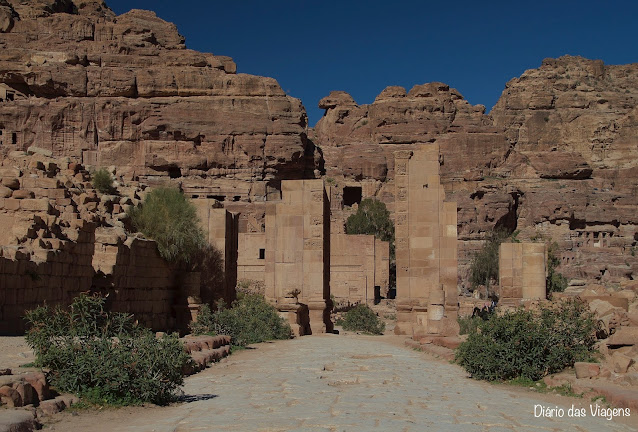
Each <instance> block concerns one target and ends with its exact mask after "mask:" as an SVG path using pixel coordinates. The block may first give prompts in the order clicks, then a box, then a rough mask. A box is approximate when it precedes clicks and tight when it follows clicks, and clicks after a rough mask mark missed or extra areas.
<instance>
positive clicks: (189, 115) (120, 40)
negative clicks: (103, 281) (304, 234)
mask: <svg viewBox="0 0 638 432" xmlns="http://www.w3.org/2000/svg"><path fill="white" fill-rule="evenodd" d="M0 30H3V32H2V33H0V47H1V50H0V83H2V84H0V86H1V87H3V89H4V90H5V91H9V92H10V93H11V94H12V99H13V100H10V101H6V100H5V101H3V102H2V103H0V130H2V132H3V137H2V140H3V142H2V144H3V147H9V148H11V149H12V150H16V149H17V150H24V149H27V148H28V147H30V146H35V147H38V148H42V149H46V150H49V151H50V152H51V153H52V155H53V156H54V157H57V156H70V157H73V158H75V159H77V160H78V161H81V162H83V163H85V164H89V165H102V166H112V165H115V166H118V168H119V170H118V173H124V174H125V175H126V176H127V177H129V178H132V177H140V178H142V179H144V178H147V179H154V178H155V179H163V178H165V179H168V178H176V177H205V178H209V179H210V178H216V177H227V178H228V177H232V178H236V179H240V180H243V181H248V182H257V181H267V180H270V179H279V178H292V177H297V178H298V177H302V176H304V175H310V176H312V175H313V172H312V171H313V169H314V160H313V158H312V155H313V150H314V148H313V147H312V145H311V144H310V143H309V142H308V141H307V139H306V120H307V119H306V113H305V109H304V108H303V106H302V105H301V103H300V101H299V100H297V99H294V98H291V97H289V96H286V94H285V93H284V92H283V90H282V89H281V88H280V87H279V85H278V84H277V82H276V81H275V80H274V79H272V78H264V77H257V76H252V75H245V74H236V73H235V72H236V66H235V64H234V63H233V61H232V59H230V58H229V57H224V56H215V55H213V54H208V53H200V52H196V51H192V50H189V49H186V47H185V45H184V38H183V37H182V36H181V35H180V34H179V33H178V32H177V29H176V27H175V26H174V25H173V24H171V23H167V22H165V21H163V20H161V19H160V18H158V17H157V16H156V15H155V14H154V13H153V12H150V11H142V10H132V11H130V12H127V13H125V14H123V15H120V16H115V14H114V13H113V12H112V11H111V10H110V9H108V7H107V6H106V5H105V4H104V3H103V2H100V1H88V2H81V3H80V2H75V3H74V2H72V1H70V0H57V1H53V0H39V1H36V2H28V3H25V2H20V1H18V0H10V1H6V0H4V1H3V3H2V5H0ZM3 99H5V98H3ZM11 146H13V147H11ZM186 183H188V182H187V181H186ZM242 198H243V199H247V198H248V196H242Z"/></svg>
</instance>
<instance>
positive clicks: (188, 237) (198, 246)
mask: <svg viewBox="0 0 638 432" xmlns="http://www.w3.org/2000/svg"><path fill="white" fill-rule="evenodd" d="M129 215H130V217H131V220H132V222H133V225H134V226H135V228H136V229H137V230H138V231H140V232H142V233H143V234H144V235H145V236H147V237H149V238H151V239H153V240H155V241H156V242H157V247H158V249H159V253H160V255H161V256H162V257H163V258H164V259H165V260H167V261H170V262H176V263H183V264H193V263H194V261H195V259H196V258H197V257H198V256H200V255H201V251H202V249H203V248H204V247H205V246H206V239H205V237H204V232H203V231H202V229H201V227H200V222H199V218H198V216H197V210H196V209H195V206H194V205H193V204H192V203H191V202H190V201H189V200H188V199H187V198H186V197H185V196H184V194H182V193H181V192H180V191H179V190H177V189H172V188H159V189H154V190H152V191H151V192H149V193H148V194H147V195H146V197H145V199H144V202H143V203H142V205H141V206H139V207H136V208H133V209H131V210H130V212H129Z"/></svg>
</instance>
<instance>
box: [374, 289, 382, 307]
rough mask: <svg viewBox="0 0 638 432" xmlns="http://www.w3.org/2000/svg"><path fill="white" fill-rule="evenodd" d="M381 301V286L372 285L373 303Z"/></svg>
mask: <svg viewBox="0 0 638 432" xmlns="http://www.w3.org/2000/svg"><path fill="white" fill-rule="evenodd" d="M379 303H381V287H380V286H379V285H375V286H374V304H375V305H378V304H379Z"/></svg>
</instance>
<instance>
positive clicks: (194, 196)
mask: <svg viewBox="0 0 638 432" xmlns="http://www.w3.org/2000/svg"><path fill="white" fill-rule="evenodd" d="M191 198H193V199H195V198H199V195H191Z"/></svg>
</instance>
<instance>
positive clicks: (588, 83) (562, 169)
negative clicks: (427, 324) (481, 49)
mask: <svg viewBox="0 0 638 432" xmlns="http://www.w3.org/2000/svg"><path fill="white" fill-rule="evenodd" d="M637 102H638V65H626V66H606V65H604V64H603V63H602V62H601V61H592V60H586V59H583V58H579V57H569V56H566V57H561V58H559V59H548V60H545V61H544V62H543V64H542V66H541V67H540V68H539V69H533V70H529V71H526V72H525V73H524V74H523V75H522V76H521V77H520V78H516V79H513V80H511V81H510V82H508V83H507V85H506V89H505V91H504V92H503V95H502V96H501V98H500V100H499V101H498V103H497V104H496V106H495V107H494V109H493V110H492V112H491V113H490V114H489V115H486V114H485V108H484V107H483V106H481V105H477V106H472V105H470V104H469V103H468V102H467V101H465V100H464V99H463V97H462V96H461V95H460V93H459V92H458V91H456V90H454V89H450V88H449V87H448V86H447V85H445V84H442V83H429V84H425V85H419V86H415V87H414V88H413V89H411V90H410V91H409V92H406V90H405V89H403V88H401V87H388V88H386V89H385V90H384V91H383V92H381V94H380V95H379V96H378V97H377V98H376V100H375V101H374V103H372V104H370V105H362V106H359V105H357V104H356V103H355V101H354V100H353V99H352V98H351V97H350V95H348V94H347V93H344V92H333V93H331V94H330V95H329V96H328V97H326V98H324V99H322V100H321V101H320V103H319V106H320V107H321V108H324V109H325V110H326V113H325V115H324V117H323V118H322V119H321V120H320V121H319V123H318V124H317V126H316V128H315V135H314V140H315V142H316V143H317V144H318V145H319V146H320V147H321V148H322V150H323V153H324V156H325V167H326V173H327V176H329V177H330V178H331V179H335V180H334V181H335V182H336V183H337V184H339V185H340V187H341V188H342V187H344V186H345V187H348V188H352V187H355V186H356V185H359V186H360V187H362V195H363V197H366V196H376V197H378V198H380V199H382V200H383V201H385V202H386V203H388V204H389V205H390V207H391V206H392V203H393V201H394V197H393V189H394V186H393V176H394V174H393V157H392V154H393V152H394V151H395V150H402V149H405V148H409V147H410V146H412V145H415V144H417V143H429V142H437V143H439V145H440V148H441V161H440V163H441V180H442V183H443V184H444V186H445V188H446V192H447V195H448V197H447V198H448V199H450V200H455V201H456V202H457V204H458V209H459V239H460V240H462V244H461V245H460V254H461V257H460V263H461V266H462V271H461V272H460V275H461V279H462V280H464V279H465V278H464V271H463V270H464V269H465V270H467V266H468V262H469V257H470V255H471V251H472V250H474V249H476V248H477V247H480V242H479V241H478V240H479V239H480V238H481V236H482V235H483V233H484V232H486V231H488V230H491V229H492V228H493V227H495V226H503V227H506V228H508V229H510V230H514V229H519V230H521V238H530V237H538V236H539V235H541V236H544V237H545V238H547V239H553V240H555V241H557V242H558V243H559V245H560V247H561V251H562V256H561V259H562V262H563V265H562V269H561V270H562V271H563V272H564V273H565V274H566V275H567V276H569V277H570V278H572V279H588V280H593V279H597V280H604V281H605V280H606V281H610V282H616V283H618V282H621V281H623V280H627V279H631V278H633V277H634V274H635V272H636V270H638V261H637V260H636V257H635V248H636V236H637V230H636V224H637V217H636V216H635V212H633V211H632V209H635V208H636V207H635V206H636V205H637V204H638V198H637V197H636V192H635V190H636V180H637V178H636V177H637V162H636V152H637V151H638V148H637V147H636V140H637V139H638V125H637V123H636V121H637V113H638V103H637ZM337 189H339V188H337ZM340 193H341V192H340V191H337V192H336V193H335V194H334V195H335V196H337V197H341V195H340ZM333 206H334V204H333ZM347 210H348V209H347V208H346V212H345V214H343V215H342V216H343V217H345V216H347V214H348V211H347ZM337 219H338V218H337ZM337 222H339V221H338V220H337Z"/></svg>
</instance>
